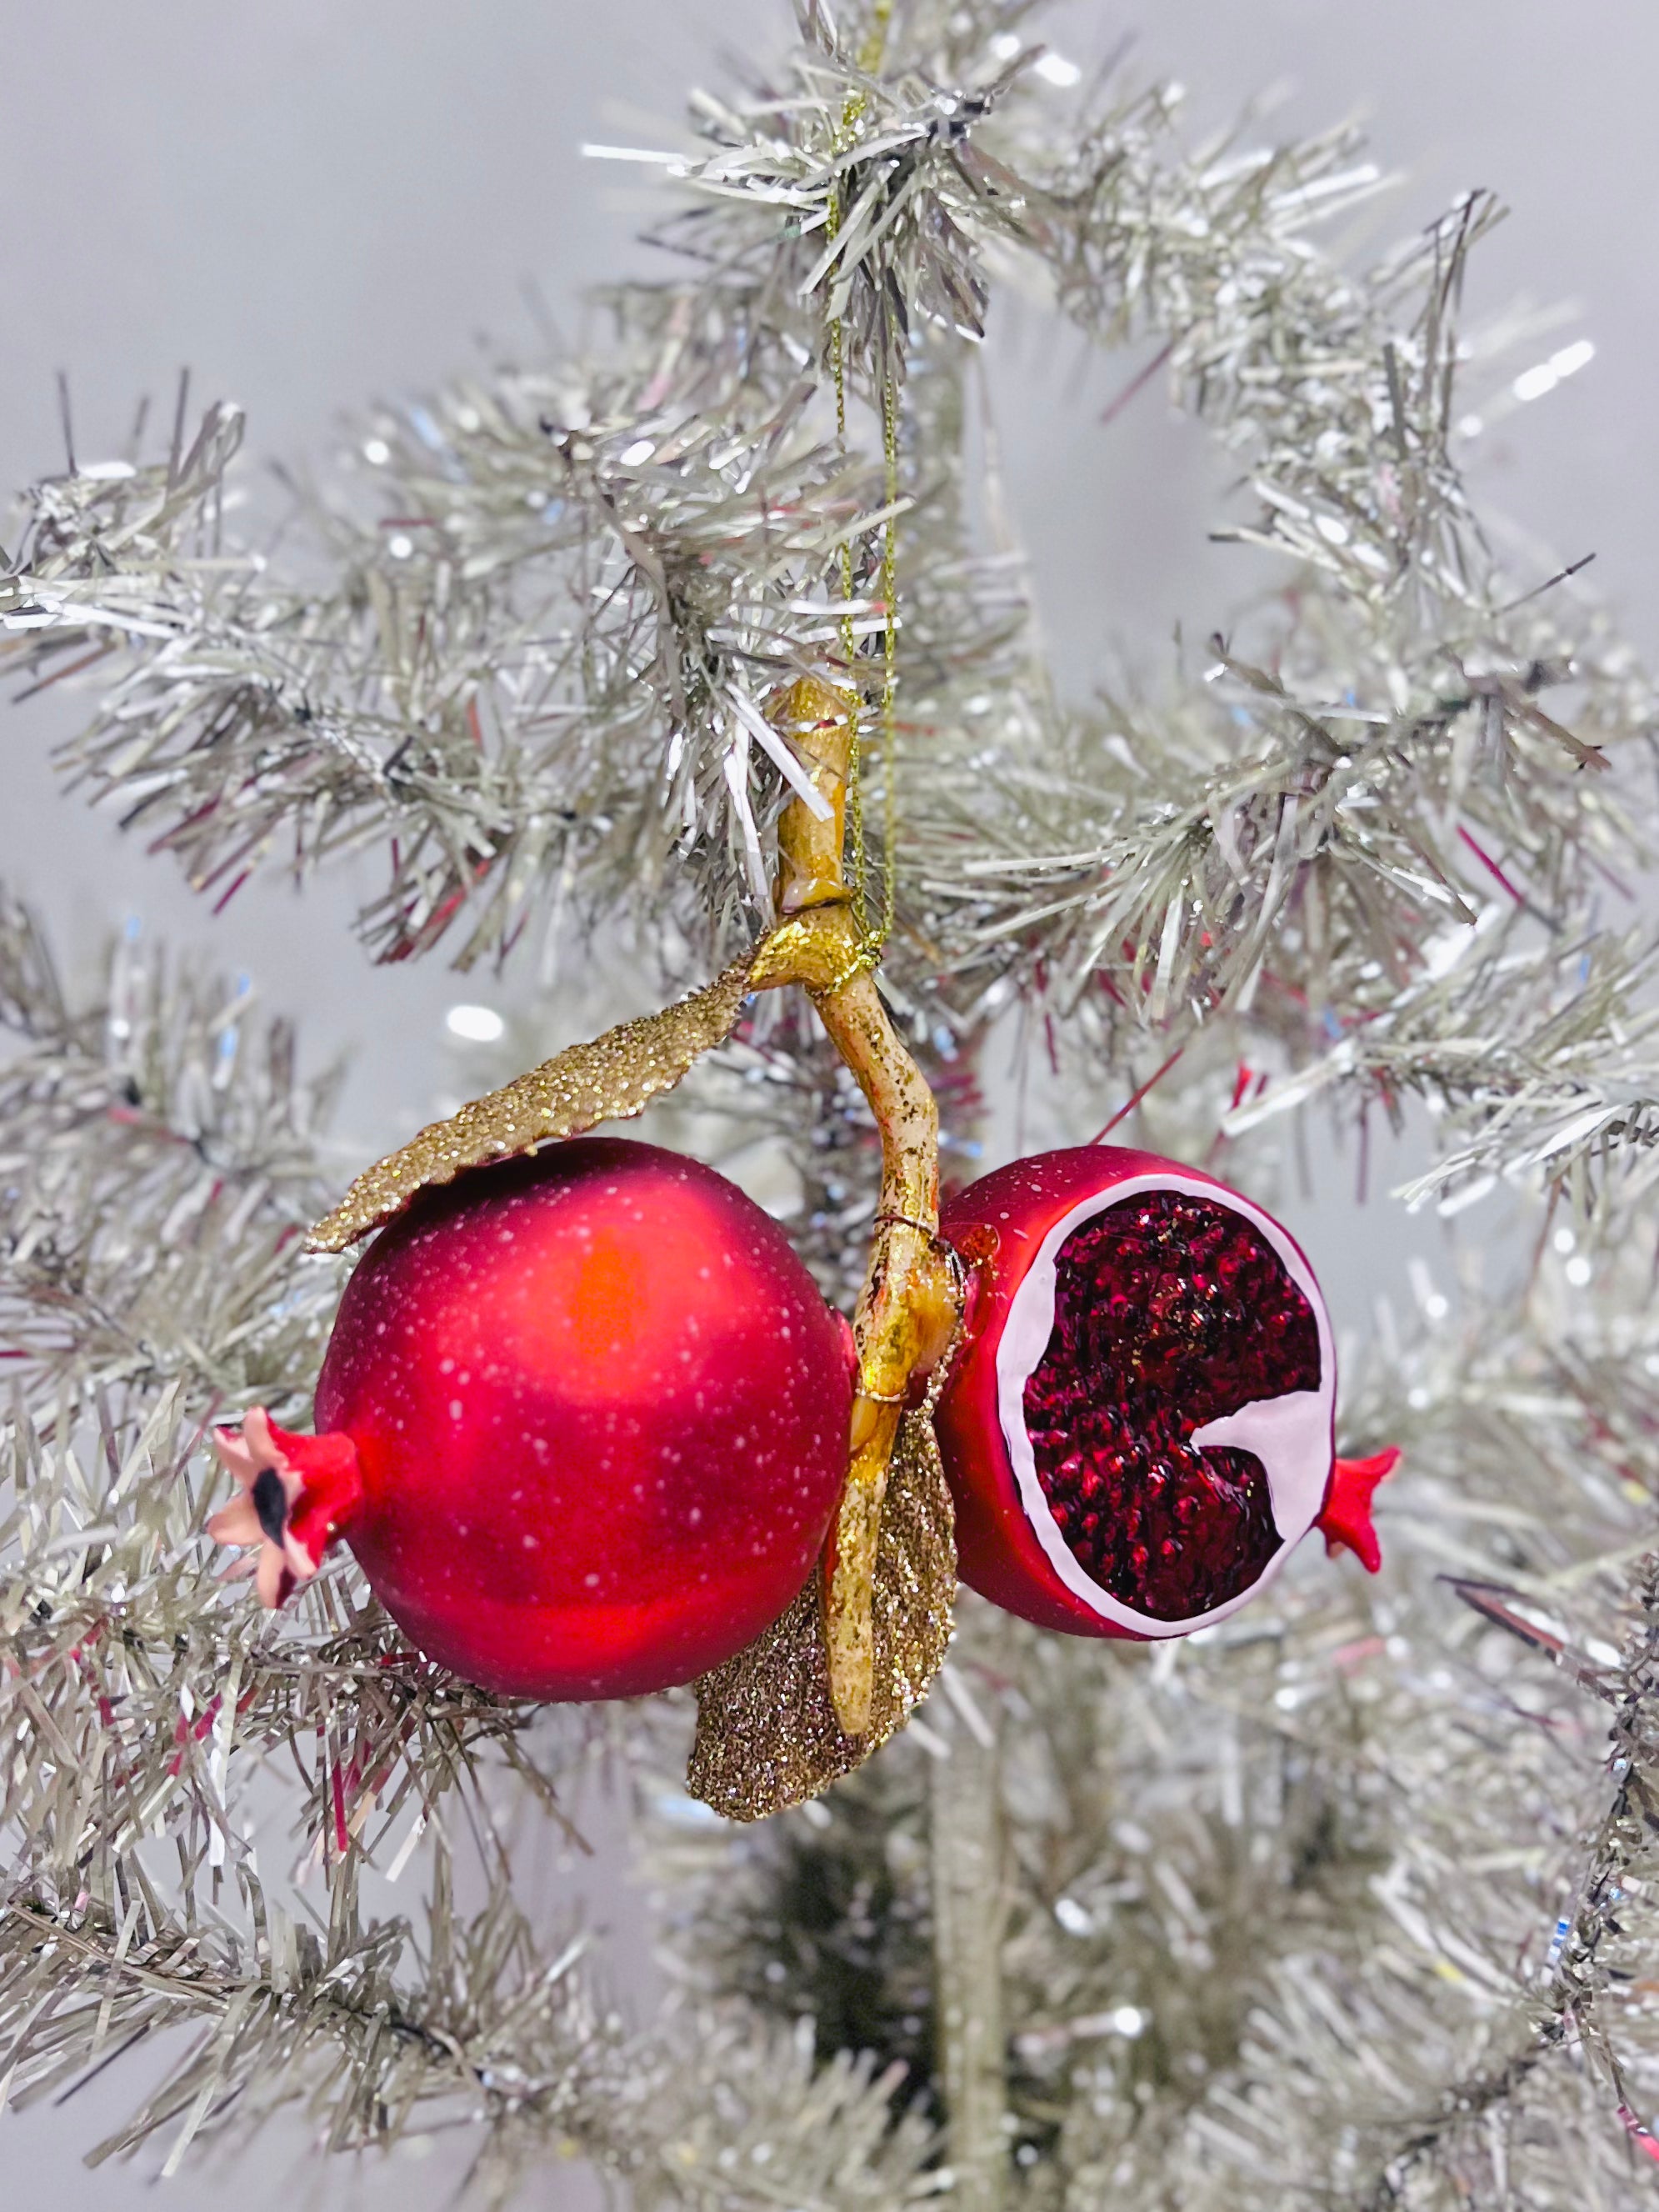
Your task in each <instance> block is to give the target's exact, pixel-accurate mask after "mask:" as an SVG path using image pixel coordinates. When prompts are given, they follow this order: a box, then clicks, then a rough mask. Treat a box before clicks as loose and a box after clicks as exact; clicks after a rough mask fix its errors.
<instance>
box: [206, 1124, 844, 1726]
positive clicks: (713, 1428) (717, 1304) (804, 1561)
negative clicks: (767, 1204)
mask: <svg viewBox="0 0 1659 2212" xmlns="http://www.w3.org/2000/svg"><path fill="white" fill-rule="evenodd" d="M852 1399H853V1354H852V1340H851V1333H850V1331H849V1330H848V1326H847V1323H846V1322H844V1321H843V1320H842V1318H841V1316H839V1315H837V1314H836V1313H835V1312H833V1311H832V1310H831V1309H830V1308H829V1307H828V1306H827V1305H826V1304H824V1302H823V1298H822V1297H820V1296H819V1294H818V1291H817V1288H816V1286H815V1285H814V1284H813V1282H812V1279H811V1276H810V1275H809V1274H808V1273H807V1271H806V1269H805V1267H804V1266H803V1265H802V1263H801V1261H799V1258H798V1257H797V1256H796V1255H795V1253H794V1250H793V1248H792V1246H791V1245H790V1243H789V1241H788V1239H787V1237H786V1236H785V1235H784V1233H783V1231H781V1229H780V1228H779V1227H778V1226H777V1225H776V1224H775V1222H773V1221H772V1220H771V1219H770V1218H769V1217H768V1216H767V1215H766V1214H765V1213H763V1212H762V1211H761V1209H760V1207H759V1206H756V1205H755V1204H754V1203H753V1202H752V1201H751V1200H750V1199H748V1198H746V1197H745V1196H744V1194H743V1193H742V1192H741V1191H739V1190H738V1188H736V1186H735V1185H734V1184H732V1183H731V1182H727V1181H726V1178H725V1177H724V1176H720V1175H717V1174H716V1173H715V1172H714V1170H712V1169H710V1168H707V1167H703V1166H702V1165H700V1164H698V1163H697V1162H696V1161H694V1160H690V1159H684V1158H680V1157H679V1156H678V1154H675V1153H672V1152H663V1151H660V1150H659V1149H658V1148H657V1147H656V1146H652V1145H645V1144H640V1143H637V1142H632V1141H629V1140H628V1139H619V1138H584V1139H575V1140H573V1141H571V1142H568V1143H564V1144H561V1145H558V1146H554V1147H552V1148H550V1149H549V1150H547V1151H544V1152H540V1153H538V1154H536V1155H534V1156H533V1157H529V1158H521V1159H517V1160H512V1161H508V1162H506V1163H504V1164H499V1165H495V1166H487V1167H477V1168H473V1169H471V1170H469V1171H467V1172H465V1173H463V1174H461V1175H460V1176H458V1177H457V1178H456V1179H455V1180H453V1181H452V1182H447V1183H443V1184H441V1185H435V1186H434V1187H431V1188H426V1189H424V1190H422V1192H421V1193H420V1194H418V1196H417V1197H416V1199H415V1200H414V1202H413V1203H412V1204H411V1205H410V1206H409V1207H408V1209H407V1210H406V1211H404V1212H401V1213H400V1214H398V1217H397V1218H395V1219H394V1220H392V1222H391V1223H390V1225H388V1226H387V1227H386V1228H385V1229H384V1230H383V1231H381V1233H380V1236H379V1237H377V1239H376V1240H375V1242H374V1244H373V1245H372V1246H371V1247H370V1248H369V1249H368V1253H367V1255H366V1256H365V1257H364V1259H363V1260H362V1262H361V1264H360V1265H359V1266H358V1268H357V1270H356V1273H355V1274H354V1275H353V1276H352V1278H351V1280H350V1282H349V1285H348V1286H347V1289H346V1292H345V1297H344V1298H343V1302H342V1304H341V1307H340V1311H339V1316H338V1318H337V1322H336V1323H335V1328H334V1333H333V1336H332V1338H331V1340H330V1343H329V1346H328V1351H327V1354H326V1357H325V1359H324V1362H323V1368H322V1374H321V1376H320V1379H319V1383H318V1387H317V1425H318V1428H319V1431H321V1433H319V1435H316V1436H314V1437H307V1436H298V1435H294V1434H291V1433H289V1431H285V1430H283V1429H280V1428H278V1427H277V1425H276V1424H275V1423H274V1422H273V1421H271V1420H270V1419H269V1417H268V1416H267V1415H266V1414H265V1413H264V1412H263V1411H261V1410H259V1409H257V1408H256V1409H255V1411H254V1412H252V1413H250V1414H249V1415H248V1416H247V1417H246V1420H245V1421H244V1423H243V1425H242V1431H241V1434H240V1437H237V1436H234V1435H232V1436H228V1437H221V1439H220V1452H221V1456H222V1458H223V1460H224V1461H225V1462H226V1464H227V1466H228V1468H230V1470H231V1472H232V1473H233V1474H234V1475H235V1476H236V1478H237V1480H238V1483H239V1485H240V1495H239V1497H238V1498H237V1500H236V1501H235V1503H234V1504H232V1505H231V1506H230V1507H228V1509H227V1510H225V1511H224V1512H222V1513H221V1514H218V1515H216V1516H215V1518H214V1521H213V1522H212V1523H211V1524H210V1526H211V1528H212V1533H213V1534H215V1535H216V1536H217V1537H218V1538H219V1539H220V1540H221V1541H224V1542H227V1543H235V1544H252V1543H256V1542H257V1543H258V1544H259V1545H260V1547H261V1549H260V1552H259V1553H258V1555H257V1556H256V1557H254V1558H252V1559H251V1560H250V1562H249V1563H248V1565H249V1568H250V1570H251V1571H255V1572H256V1573H257V1575H258V1584H259V1591H260V1595H261V1596H262V1597H263V1598H264V1600H265V1601H266V1602H267V1603H271V1604H275V1603H280V1602H281V1601H283V1598H285V1597H286V1596H287V1595H289V1591H290V1590H291V1589H293V1588H294V1586H295V1583H296V1582H298V1581H301V1580H302V1579H304V1577H306V1576H307V1575H309V1574H312V1573H314V1572H315V1571H316V1568H317V1566H318V1565H319V1562H320V1560H321V1558H322V1555H323V1552H324V1550H325V1547H326V1545H327V1544H328V1542H329V1541H331V1539H332V1538H333V1537H335V1536H342V1537H343V1538H344V1540H345V1541H346V1542H347V1543H348V1544H349V1546H350V1547H351V1549H352V1551H353V1552H354V1553H356V1556H357V1559H358V1560H359V1561H360V1562H361V1564H362V1568H363V1571H364V1572H365V1573H366V1574H367V1575H368V1579H369V1582H370V1583H371V1584H372V1585H373V1587H374V1590H375V1592H376V1593H377V1595H379V1596H380V1600H381V1601H382V1603H383V1604H384V1605H385V1606H386V1610H387V1611H388V1612H389V1613H391V1614H392V1617H393V1619H394V1620H397V1621H398V1624H399V1626H401V1627H402V1628H403V1629H404V1631H405V1632H406V1633H407V1634H408V1635H409V1636H410V1638H411V1639H412V1640H413V1642H414V1643H415V1644H416V1645H418V1646H419V1648H420V1650H422V1651H423V1652H424V1653H425V1654H426V1655H427V1656H428V1657H429V1658H431V1659H435V1660H437V1661H439V1662H441V1663H442V1664H443V1665H445V1666H447V1667H449V1668H453V1669H454V1670H455V1672H457V1673H458V1674H462V1675H464V1676H465V1677H466V1678H467V1679H468V1680H471V1681H474V1682H478V1683H481V1684H483V1686H485V1687H486V1688H489V1689H493V1690H498V1691H501V1692H506V1693H508V1694H510V1695H513V1696H517V1697H528V1698H538V1699H589V1698H617V1697H630V1696H633V1695H635V1694H636V1693H637V1692H642V1691H647V1690H656V1689H661V1688H664V1687H665V1686H668V1685H670V1684H672V1683H678V1682H686V1681H690V1680H693V1679H694V1678H695V1677H696V1676H698V1675H701V1674H705V1673H706V1672H707V1671H708V1669H709V1668H713V1667H716V1666H718V1665H719V1664H720V1662H723V1661H725V1660H726V1659H729V1658H731V1657H732V1655H733V1654H734V1653H736V1652H738V1651H739V1650H742V1649H743V1648H744V1646H745V1645H746V1644H750V1642H752V1641H753V1639H754V1638H756V1637H757V1636H758V1635H759V1634H760V1632H761V1631H762V1630H763V1629H764V1628H766V1627H767V1626H769V1624H770V1623H771V1622H773V1621H774V1620H776V1619H777V1617H778V1615H779V1614H780V1613H782V1612H783V1611H784V1609H785V1608H786V1607H787V1606H788V1605H789V1603H790V1601H792V1600H793V1598H794V1597H795V1595H796V1594H797V1593H798V1592H799V1589H801V1587H802V1585H803V1584H804V1583H805V1581H806V1578H807V1577H808V1575H809V1573H810V1572H811V1567H812V1564H813V1562H814V1560H815V1559H817V1556H818V1553H819V1551H820V1549H821V1547H822V1546H823V1540H824V1535H825V1532H826V1531H827V1529H828V1528H829V1520H830V1516H831V1515H832V1513H833V1512H834V1510H835V1508H836V1500H837V1498H839V1496H840V1494H841V1490H842V1480H843V1478H844V1476H845V1474H846V1468H847V1437H848V1421H849V1417H850V1412H851V1407H852Z"/></svg>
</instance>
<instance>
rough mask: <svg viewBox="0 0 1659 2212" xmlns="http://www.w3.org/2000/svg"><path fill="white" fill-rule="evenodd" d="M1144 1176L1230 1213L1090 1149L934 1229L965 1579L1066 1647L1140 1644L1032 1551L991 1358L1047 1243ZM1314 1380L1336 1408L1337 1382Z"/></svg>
mask: <svg viewBox="0 0 1659 2212" xmlns="http://www.w3.org/2000/svg"><path fill="white" fill-rule="evenodd" d="M1139 1176H1158V1177H1160V1178H1161V1177H1163V1176H1178V1177H1179V1178H1180V1179H1181V1181H1182V1183H1184V1184H1199V1185H1203V1186H1206V1187H1208V1188H1212V1189H1213V1190H1214V1191H1215V1192H1216V1193H1217V1194H1218V1200H1220V1201H1222V1202H1225V1204H1227V1205H1228V1206H1234V1205H1236V1204H1237V1194H1235V1193H1233V1192H1232V1191H1231V1190H1229V1189H1228V1188H1227V1186H1226V1185H1225V1183H1223V1182H1219V1181H1218V1179H1217V1178H1216V1177H1215V1176H1208V1175H1206V1174H1204V1173H1203V1171H1202V1170H1199V1169H1195V1168H1190V1167H1187V1166H1184V1165H1182V1164H1177V1163H1176V1162H1174V1161H1170V1160H1167V1159H1164V1158H1160V1157H1159V1156H1158V1154H1156V1153H1152V1152H1138V1151H1133V1150H1131V1149H1129V1148H1127V1147H1125V1146H1109V1145H1088V1146H1078V1147H1076V1148H1074V1149H1071V1150H1066V1151H1060V1152H1044V1153H1040V1154H1038V1155H1036V1157H1034V1158H1030V1159H1024V1160H1018V1161H1015V1162H1013V1163H1012V1164H1009V1165H1008V1166H1006V1167H1002V1168H998V1169H995V1170H993V1171H992V1172H991V1173H990V1174H989V1175H987V1176H982V1177H981V1179H980V1181H979V1182H975V1183H973V1184H970V1185H969V1187H968V1188H966V1189H964V1190H963V1191H960V1192H958V1193H957V1194H956V1195H955V1196H954V1197H952V1198H951V1200H949V1201H948V1202H947V1203H946V1205H945V1207H944V1209H943V1212H942V1216H941V1220H940V1229H941V1231H942V1233H943V1234H944V1235H945V1237H946V1238H948V1239H949V1240H950V1242H951V1243H953V1244H954V1245H955V1246H956V1247H957V1249H958V1250H959V1251H961V1252H962V1253H963V1256H964V1258H965V1259H967V1260H968V1261H969V1263H970V1264H969V1279H970V1281H971V1284H972V1288H971V1290H970V1292H969V1312H968V1325H967V1329H966V1332H965V1340H964V1343H963V1348H962V1350H961V1351H960V1352H959V1353H958V1355H957V1361H956V1364H955V1365H954V1366H953V1368H952V1370H951V1375H950V1377H949V1380H948V1382H947V1383H946V1386H945V1390H944V1391H943V1393H942V1395H941V1397H940V1400H939V1407H938V1409H937V1413H936V1415H935V1425H936V1428H937V1431H938V1434H939V1444H940V1449H941V1453H942V1455H943V1458H944V1462H945V1472H946V1474H947V1475H948V1476H949V1478H950V1481H951V1492H952V1496H953V1499H954V1502H955V1505H956V1514H957V1553H958V1557H959V1565H960V1571H961V1575H962V1579H963V1581H964V1582H965V1583H967V1584H968V1585H969V1588H970V1589H975V1590H977V1591H978V1592H979V1593H980V1595H981V1596H983V1597H987V1598H989V1599H990V1600H991V1601H993V1602H994V1603H995V1604H997V1605H1000V1606H1001V1607H1004V1608H1005V1609H1006V1611H1008V1612H1010V1613H1018V1615H1020V1616H1021V1617H1022V1618H1023V1619H1024V1620H1030V1621H1034V1622H1036V1624H1037V1625H1038V1626H1040V1627H1044V1628H1050V1629H1058V1630H1060V1631H1062V1632H1066V1633H1069V1634H1071V1635H1074V1636H1079V1635H1080V1636H1109V1637H1120V1638H1130V1639H1133V1640H1145V1639H1144V1638H1142V1637H1141V1636H1140V1635H1139V1632H1137V1631H1136V1630H1135V1629H1134V1628H1133V1627H1130V1626H1124V1625H1119V1624H1116V1623H1114V1622H1111V1621H1109V1620H1103V1619H1102V1618H1101V1617H1100V1615H1099V1614H1098V1613H1096V1612H1095V1611H1093V1610H1092V1609H1091V1607H1089V1606H1088V1605H1087V1604H1085V1602H1084V1601H1083V1600H1082V1599H1081V1598H1080V1597H1079V1596H1078V1595H1076V1594H1075V1593H1074V1592H1073V1591H1072V1590H1070V1589H1067V1588H1066V1585H1065V1584H1064V1583H1062V1582H1061V1581H1060V1577H1059V1576H1058V1575H1057V1574H1056V1573H1055V1571H1054V1565H1053V1564H1052V1563H1051V1561H1050V1559H1048V1556H1047V1555H1046V1554H1045V1553H1044V1551H1043V1549H1042V1546H1041V1545H1040V1544H1039V1542H1038V1541H1037V1538H1036V1534H1035V1532H1034V1531H1033V1528H1032V1526H1031V1522H1030V1518H1029V1517H1028V1516H1027V1513H1026V1511H1025V1510H1024V1505H1023V1504H1022V1502H1021V1498H1020V1496H1019V1490H1018V1483H1017V1481H1016V1479H1015V1475H1014V1471H1013V1468H1012V1463H1011V1461H1010V1458H1009V1455H1008V1450H1007V1447H1006V1442H1005V1439H1004V1436H1003V1431H1002V1425H1001V1419H1000V1407H999V1389H998V1376H997V1350H998V1346H999V1345H1000V1342H1001V1340H1002V1334H1003V1329H1004V1326H1005V1324H1006V1321H1007V1319H1008V1314H1009V1310H1010V1307H1011V1306H1012V1302H1013V1299H1014V1297H1015V1294H1016V1293H1017V1291H1018V1289H1019V1287H1020V1285H1021V1284H1022V1283H1023V1282H1024V1279H1025V1276H1026V1273H1027V1272H1028V1270H1029V1268H1030V1264H1031V1262H1032V1261H1034V1260H1035V1258H1036V1255H1037V1252H1038V1250H1039V1248H1040V1247H1041V1246H1042V1242H1043V1240H1044V1238H1045V1237H1047V1236H1048V1232H1049V1231H1050V1230H1052V1229H1053V1228H1054V1225H1056V1223H1058V1222H1059V1221H1060V1220H1061V1219H1062V1218H1064V1217H1065V1216H1066V1215H1067V1214H1069V1213H1070V1212H1072V1210H1073V1207H1074V1206H1078V1205H1079V1203H1080V1202H1081V1201H1082V1200H1085V1199H1086V1198H1088V1197H1090V1196H1091V1195H1093V1194H1095V1193H1097V1192H1103V1193H1104V1194H1106V1195H1107V1198H1108V1202H1110V1200H1109V1186H1113V1185H1116V1184H1119V1183H1124V1182H1128V1181H1129V1180H1130V1179H1131V1178H1133V1177H1139ZM987 1232H988V1233H987ZM1279 1234H1280V1235H1281V1236H1282V1237H1284V1239H1285V1243H1286V1244H1287V1245H1289V1246H1290V1248H1291V1249H1292V1250H1293V1251H1296V1252H1297V1254H1298V1256H1299V1257H1300V1256H1301V1255H1300V1250H1299V1248H1298V1247H1297V1246H1296V1244H1295V1243H1294V1240H1293V1239H1291V1237H1289V1235H1288V1232H1286V1231H1283V1230H1282V1228H1281V1229H1280V1230H1279ZM1304 1265H1305V1260H1304ZM1310 1273H1311V1271H1310ZM1322 1381H1323V1383H1324V1385H1325V1388H1326V1389H1327V1391H1328V1394H1329V1395H1330V1396H1331V1397H1333V1398H1334V1375H1330V1376H1326V1377H1322ZM1332 1451H1333V1453H1334V1438H1333V1443H1332ZM1329 1464H1330V1462H1329V1461H1328V1460H1327V1462H1326V1467H1327V1470H1328V1467H1329ZM1309 1518H1310V1522H1311V1521H1312V1520H1313V1518H1314V1516H1312V1515H1311V1514H1310V1516H1309ZM1292 1541H1294V1540H1292ZM1290 1548H1291V1546H1290V1545H1289V1544H1286V1545H1285V1546H1284V1547H1283V1549H1284V1550H1285V1551H1286V1552H1287V1551H1288V1550H1289V1549H1290ZM1275 1564H1276V1562H1275ZM1167 1632H1168V1631H1166V1633H1167ZM1149 1633H1150V1634H1151V1635H1154V1636H1155V1635H1157V1634H1158V1630H1157V1629H1152V1630H1151V1631H1150V1632H1149Z"/></svg>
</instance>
